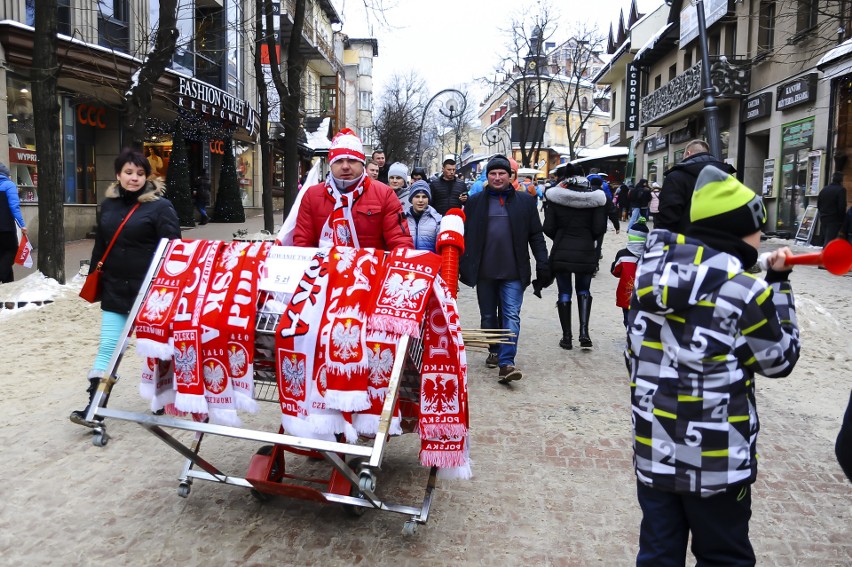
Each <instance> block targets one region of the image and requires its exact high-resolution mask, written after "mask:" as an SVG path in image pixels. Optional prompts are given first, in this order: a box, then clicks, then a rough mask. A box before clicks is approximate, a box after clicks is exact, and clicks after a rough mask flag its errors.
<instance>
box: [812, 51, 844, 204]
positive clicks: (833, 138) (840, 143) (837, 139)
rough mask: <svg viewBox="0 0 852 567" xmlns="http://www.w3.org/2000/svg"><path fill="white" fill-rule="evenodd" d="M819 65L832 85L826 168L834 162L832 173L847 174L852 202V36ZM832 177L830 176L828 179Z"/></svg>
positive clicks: (826, 177)
mask: <svg viewBox="0 0 852 567" xmlns="http://www.w3.org/2000/svg"><path fill="white" fill-rule="evenodd" d="M817 68H818V69H819V70H820V71H822V72H823V73H824V74H825V75H824V78H825V79H828V80H829V81H830V84H831V96H830V103H829V108H830V112H829V115H830V119H829V121H830V126H829V157H830V159H829V158H826V159H827V160H828V161H827V163H826V167H828V165H829V164H830V165H831V166H832V169H831V172H832V173H833V172H835V171H840V172H842V173H843V179H844V186H845V187H846V201H847V202H849V203H852V39H847V40H846V41H845V42H843V43H842V44H840V45H838V46H837V47H836V48H834V49H832V50H831V51H829V52H828V53H826V54H825V56H824V57H823V58H822V59H821V60H820V62H819V63H818V64H817ZM828 173H829V172H828V171H826V174H828ZM828 178H829V177H828V175H826V176H825V179H828Z"/></svg>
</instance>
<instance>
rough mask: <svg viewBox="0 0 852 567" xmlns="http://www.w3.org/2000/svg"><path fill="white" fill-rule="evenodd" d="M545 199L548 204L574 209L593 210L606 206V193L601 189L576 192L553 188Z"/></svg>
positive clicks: (564, 188)
mask: <svg viewBox="0 0 852 567" xmlns="http://www.w3.org/2000/svg"><path fill="white" fill-rule="evenodd" d="M545 198H546V199H547V202H548V203H553V204H556V205H562V206H563V207H572V208H574V209H593V208H595V207H603V206H604V205H606V193H604V192H603V191H602V190H601V189H595V190H594V191H575V190H574V189H568V188H567V187H551V188H550V189H548V190H547V193H545Z"/></svg>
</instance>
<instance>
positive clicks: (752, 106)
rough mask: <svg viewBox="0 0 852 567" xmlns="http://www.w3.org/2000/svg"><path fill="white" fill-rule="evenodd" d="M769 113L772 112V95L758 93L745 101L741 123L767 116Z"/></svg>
mask: <svg viewBox="0 0 852 567" xmlns="http://www.w3.org/2000/svg"><path fill="white" fill-rule="evenodd" d="M770 112H772V93H760V94H759V95H757V96H753V97H751V98H749V99H748V100H747V101H746V103H745V116H744V117H743V122H748V121H749V120H755V119H756V118H763V117H765V116H769V114H770Z"/></svg>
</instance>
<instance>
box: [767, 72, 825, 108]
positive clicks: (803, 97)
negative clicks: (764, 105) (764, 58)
mask: <svg viewBox="0 0 852 567" xmlns="http://www.w3.org/2000/svg"><path fill="white" fill-rule="evenodd" d="M816 85H817V74H816V73H808V74H807V75H804V76H802V77H799V78H798V79H796V80H794V81H790V82H789V83H784V84H783V85H781V86H780V87H778V99H777V101H776V103H775V110H785V109H787V108H790V107H793V106H798V105H800V104H805V103H806V102H813V101H814V100H816Z"/></svg>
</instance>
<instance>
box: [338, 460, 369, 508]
mask: <svg viewBox="0 0 852 567" xmlns="http://www.w3.org/2000/svg"><path fill="white" fill-rule="evenodd" d="M364 461H366V459H365V458H364V457H355V458H354V459H352V460H351V461H349V468H350V469H352V470H353V471H355V472H356V473H358V472H359V470H360V468H361V464H362V463H363V462H364ZM360 484H361V479H360V478H359V479H358V485H359V486H355V485H352V489H351V490H350V491H349V496H353V497H355V498H363V497H364V495H363V494H362V493H361V489H360ZM343 510H344V511H345V512H346V513H347V514H349V515H350V516H352V517H353V518H360V517H361V516H363V515H364V514H365V513H366V512H367V508H365V507H364V506H354V505H352V504H344V505H343Z"/></svg>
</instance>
